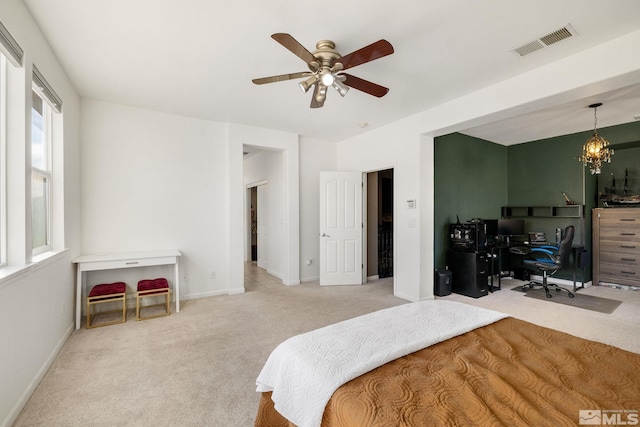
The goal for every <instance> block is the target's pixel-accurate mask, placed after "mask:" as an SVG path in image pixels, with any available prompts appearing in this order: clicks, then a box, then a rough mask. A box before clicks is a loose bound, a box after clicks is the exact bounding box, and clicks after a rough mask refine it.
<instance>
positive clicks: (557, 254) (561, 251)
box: [522, 225, 575, 298]
mask: <svg viewBox="0 0 640 427" xmlns="http://www.w3.org/2000/svg"><path fill="white" fill-rule="evenodd" d="M574 233H575V229H574V227H573V225H570V226H568V227H567V228H566V229H565V230H564V236H563V237H562V240H561V241H560V244H559V245H558V246H540V247H534V248H531V249H530V250H529V255H530V256H533V257H534V258H533V259H525V260H523V261H522V262H523V263H525V264H526V265H530V266H533V267H536V268H537V269H538V270H540V271H542V283H537V282H529V283H527V284H526V285H522V291H523V292H526V291H527V288H533V287H535V286H542V287H543V288H544V292H545V294H546V295H547V298H551V292H549V288H550V287H552V288H554V289H555V290H556V292H560V291H567V293H568V294H569V298H573V297H574V295H573V294H572V293H571V291H569V290H568V289H565V288H562V287H560V286H558V285H556V284H555V283H548V281H547V278H548V277H549V276H553V275H554V274H555V273H557V272H558V271H560V270H562V269H563V268H566V267H567V266H568V265H569V254H570V253H571V245H572V244H573V234H574Z"/></svg>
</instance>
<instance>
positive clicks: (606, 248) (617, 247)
mask: <svg viewBox="0 0 640 427" xmlns="http://www.w3.org/2000/svg"><path fill="white" fill-rule="evenodd" d="M605 252H616V253H623V254H638V255H640V242H620V241H612V240H600V253H605Z"/></svg>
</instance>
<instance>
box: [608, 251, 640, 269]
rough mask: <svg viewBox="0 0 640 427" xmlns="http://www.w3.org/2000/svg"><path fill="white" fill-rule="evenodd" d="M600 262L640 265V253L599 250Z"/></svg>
mask: <svg viewBox="0 0 640 427" xmlns="http://www.w3.org/2000/svg"><path fill="white" fill-rule="evenodd" d="M600 262H603V263H607V264H615V265H619V266H628V265H630V266H634V267H635V266H637V265H640V254H624V253H617V252H602V251H601V252H600Z"/></svg>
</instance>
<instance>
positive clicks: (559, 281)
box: [525, 274, 591, 289]
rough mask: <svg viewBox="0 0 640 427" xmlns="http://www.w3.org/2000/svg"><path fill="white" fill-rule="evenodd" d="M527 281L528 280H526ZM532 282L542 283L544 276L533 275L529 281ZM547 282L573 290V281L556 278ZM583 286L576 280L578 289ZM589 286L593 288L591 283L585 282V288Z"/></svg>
mask: <svg viewBox="0 0 640 427" xmlns="http://www.w3.org/2000/svg"><path fill="white" fill-rule="evenodd" d="M525 281H526V280H525ZM529 281H530V282H539V283H542V276H539V275H537V274H536V275H531V278H530V280H529ZM547 282H548V283H556V284H558V285H562V286H568V287H570V288H571V289H573V279H571V280H570V279H558V278H555V277H547ZM581 286H582V282H580V281H578V280H576V287H578V288H580V287H581ZM589 286H591V281H589V282H584V287H585V288H588V287H589Z"/></svg>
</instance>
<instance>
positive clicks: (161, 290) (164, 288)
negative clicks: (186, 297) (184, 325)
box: [136, 278, 171, 320]
mask: <svg viewBox="0 0 640 427" xmlns="http://www.w3.org/2000/svg"><path fill="white" fill-rule="evenodd" d="M170 292H171V289H169V282H167V279H164V278H158V279H151V280H141V281H139V282H138V293H137V295H136V320H145V319H153V318H154V317H161V316H168V315H170V314H171V309H170V308H169V294H170ZM160 295H164V297H165V302H164V304H153V305H148V306H145V307H154V306H158V305H164V306H166V312H165V313H162V314H155V315H153V316H147V317H140V310H141V309H142V308H143V307H142V305H141V301H140V300H141V299H142V298H146V297H157V296H160Z"/></svg>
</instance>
